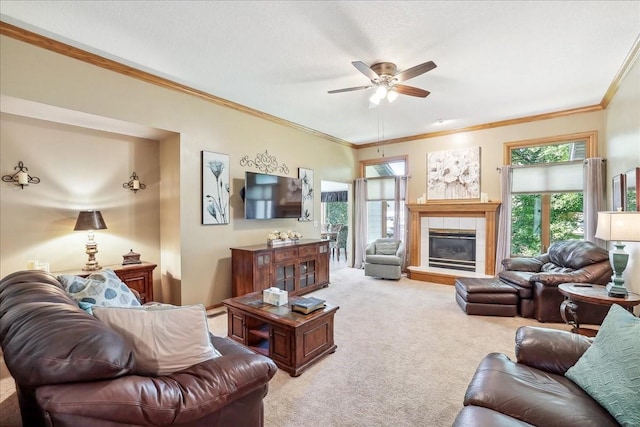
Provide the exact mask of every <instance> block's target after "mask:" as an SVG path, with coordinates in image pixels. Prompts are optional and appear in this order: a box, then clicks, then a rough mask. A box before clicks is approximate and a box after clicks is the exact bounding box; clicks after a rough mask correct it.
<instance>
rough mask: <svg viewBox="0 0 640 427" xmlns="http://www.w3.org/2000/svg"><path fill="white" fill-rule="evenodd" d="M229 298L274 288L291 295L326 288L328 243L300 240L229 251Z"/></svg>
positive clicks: (327, 282)
mask: <svg viewBox="0 0 640 427" xmlns="http://www.w3.org/2000/svg"><path fill="white" fill-rule="evenodd" d="M231 276H232V279H231V280H232V285H231V287H232V295H233V296H234V297H237V296H241V295H246V294H248V293H251V292H258V291H262V290H263V289H267V288H270V287H277V288H280V289H282V290H285V291H287V292H288V293H289V295H290V296H292V295H300V294H304V293H307V292H311V291H315V290H316V289H319V288H323V287H325V286H327V285H328V284H329V242H328V241H327V240H314V239H301V240H299V241H298V242H297V243H292V244H287V245H282V246H275V247H273V246H269V245H266V244H261V245H252V246H242V247H237V248H231Z"/></svg>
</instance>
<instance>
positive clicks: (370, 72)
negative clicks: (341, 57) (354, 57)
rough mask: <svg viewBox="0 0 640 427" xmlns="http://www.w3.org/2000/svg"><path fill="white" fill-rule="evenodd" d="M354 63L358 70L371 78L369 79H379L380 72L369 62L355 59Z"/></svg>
mask: <svg viewBox="0 0 640 427" xmlns="http://www.w3.org/2000/svg"><path fill="white" fill-rule="evenodd" d="M352 64H353V66H354V67H356V68H357V69H358V71H360V72H361V73H362V74H364V75H365V76H367V77H368V78H369V80H377V79H379V78H380V76H379V75H378V73H376V72H375V71H373V70H372V69H371V68H369V66H368V65H367V64H365V63H364V62H362V61H353V62H352Z"/></svg>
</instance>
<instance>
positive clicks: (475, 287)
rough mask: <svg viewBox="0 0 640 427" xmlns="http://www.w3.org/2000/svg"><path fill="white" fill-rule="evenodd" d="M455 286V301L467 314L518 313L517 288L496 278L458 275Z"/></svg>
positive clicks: (503, 314)
mask: <svg viewBox="0 0 640 427" xmlns="http://www.w3.org/2000/svg"><path fill="white" fill-rule="evenodd" d="M455 287H456V301H457V302H458V305H459V306H460V308H462V310H463V311H464V312H465V313H467V314H478V315H481V316H507V317H508V316H517V315H518V290H517V289H516V288H514V287H513V286H509V285H507V284H506V283H504V282H502V281H500V279H498V278H494V277H490V278H486V279H480V278H475V277H459V278H457V279H456V284H455Z"/></svg>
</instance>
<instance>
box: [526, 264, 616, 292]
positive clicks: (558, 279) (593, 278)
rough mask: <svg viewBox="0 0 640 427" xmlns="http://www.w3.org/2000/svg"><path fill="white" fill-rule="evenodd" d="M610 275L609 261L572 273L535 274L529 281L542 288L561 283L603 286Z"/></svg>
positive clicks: (550, 272)
mask: <svg viewBox="0 0 640 427" xmlns="http://www.w3.org/2000/svg"><path fill="white" fill-rule="evenodd" d="M612 273H613V272H612V270H611V265H610V263H609V260H606V261H601V262H597V263H595V264H591V265H587V266H585V267H583V268H581V269H579V270H574V271H568V272H553V271H549V272H541V273H537V274H534V275H533V276H531V281H532V282H538V283H541V284H543V285H544V286H558V285H561V284H563V283H593V284H605V283H607V282H608V281H609V278H610V277H611V274H612Z"/></svg>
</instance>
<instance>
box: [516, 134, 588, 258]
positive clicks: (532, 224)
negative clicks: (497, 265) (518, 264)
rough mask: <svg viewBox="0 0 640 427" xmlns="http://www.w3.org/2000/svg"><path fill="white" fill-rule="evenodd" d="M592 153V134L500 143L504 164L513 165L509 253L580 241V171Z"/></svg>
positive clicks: (524, 253) (537, 251)
mask: <svg viewBox="0 0 640 427" xmlns="http://www.w3.org/2000/svg"><path fill="white" fill-rule="evenodd" d="M595 151H596V133H595V132H590V133H584V134H573V135H566V136H559V137H553V138H545V139H540V140H532V141H520V142H511V143H507V144H505V164H511V165H512V166H513V177H512V178H513V182H512V187H511V194H512V197H511V203H512V211H511V254H512V255H514V256H518V255H520V256H532V255H537V254H540V253H543V252H546V250H547V248H548V247H549V245H550V244H551V243H552V242H555V241H558V240H573V239H582V238H584V230H583V197H582V189H583V182H582V179H583V178H582V173H583V172H582V168H583V161H584V159H585V158H587V157H594V156H595Z"/></svg>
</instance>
